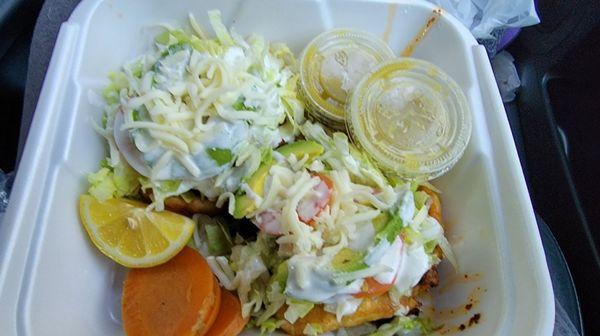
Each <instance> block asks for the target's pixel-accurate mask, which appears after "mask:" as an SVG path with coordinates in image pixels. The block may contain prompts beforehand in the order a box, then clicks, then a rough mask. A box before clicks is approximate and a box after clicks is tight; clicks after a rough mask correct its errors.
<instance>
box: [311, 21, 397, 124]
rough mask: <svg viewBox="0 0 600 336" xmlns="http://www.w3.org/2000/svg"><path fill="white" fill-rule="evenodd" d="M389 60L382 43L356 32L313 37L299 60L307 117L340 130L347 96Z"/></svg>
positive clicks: (344, 30)
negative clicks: (368, 73)
mask: <svg viewBox="0 0 600 336" xmlns="http://www.w3.org/2000/svg"><path fill="white" fill-rule="evenodd" d="M392 58H394V53H393V52H392V50H391V49H390V47H389V46H388V45H387V44H386V43H385V42H384V41H382V40H381V39H379V38H378V37H376V36H374V35H371V34H369V33H366V32H363V31H360V30H353V29H334V30H330V31H327V32H325V33H323V34H321V35H319V36H317V37H316V38H315V39H314V40H312V41H311V42H310V43H309V44H308V45H307V46H306V48H305V49H304V51H303V53H302V56H301V59H300V81H301V88H302V94H303V96H304V97H305V100H306V103H307V108H308V113H309V115H310V116H311V117H312V118H314V119H316V120H317V121H319V122H321V123H323V124H325V125H327V126H329V127H331V128H334V129H338V130H343V129H344V128H345V114H346V101H347V100H348V95H349V93H350V92H351V91H352V89H353V88H354V86H355V85H356V83H357V82H358V81H359V80H360V79H361V78H362V77H363V76H364V75H365V74H366V73H367V72H369V70H371V69H372V68H374V67H375V66H377V64H379V63H381V62H383V61H386V60H389V59H392Z"/></svg>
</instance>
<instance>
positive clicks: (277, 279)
mask: <svg viewBox="0 0 600 336" xmlns="http://www.w3.org/2000/svg"><path fill="white" fill-rule="evenodd" d="M287 278H288V263H287V261H284V262H282V263H281V264H279V265H277V267H276V268H275V272H274V273H273V275H272V276H271V280H270V283H271V284H274V283H278V284H279V289H280V290H281V292H283V291H284V290H285V285H286V283H287Z"/></svg>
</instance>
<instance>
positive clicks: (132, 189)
mask: <svg viewBox="0 0 600 336" xmlns="http://www.w3.org/2000/svg"><path fill="white" fill-rule="evenodd" d="M138 178H139V174H138V173H137V172H136V171H135V170H133V168H131V167H130V166H129V165H128V164H127V163H125V162H124V160H121V161H120V162H119V164H117V165H115V166H110V165H109V164H108V160H105V161H104V162H103V166H102V167H101V168H100V170H98V171H97V172H95V173H91V174H88V182H89V184H90V187H89V189H88V192H89V194H90V195H92V196H94V197H95V198H96V199H98V200H99V201H105V200H107V199H109V198H117V197H127V196H134V195H136V194H137V191H138V189H139V187H140V183H139V181H138Z"/></svg>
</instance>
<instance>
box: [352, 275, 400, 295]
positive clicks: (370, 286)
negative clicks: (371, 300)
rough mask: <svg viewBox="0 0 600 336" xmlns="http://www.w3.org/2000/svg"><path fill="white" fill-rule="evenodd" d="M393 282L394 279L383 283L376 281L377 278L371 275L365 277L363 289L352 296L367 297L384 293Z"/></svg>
mask: <svg viewBox="0 0 600 336" xmlns="http://www.w3.org/2000/svg"><path fill="white" fill-rule="evenodd" d="M394 282H395V281H392V282H391V283H389V284H385V285H384V284H381V283H379V282H377V280H375V279H374V278H372V277H370V278H366V279H365V282H364V284H363V291H362V292H360V293H356V294H354V297H356V298H367V297H374V296H379V295H382V294H385V293H387V292H388V291H389V290H390V289H391V288H392V286H394Z"/></svg>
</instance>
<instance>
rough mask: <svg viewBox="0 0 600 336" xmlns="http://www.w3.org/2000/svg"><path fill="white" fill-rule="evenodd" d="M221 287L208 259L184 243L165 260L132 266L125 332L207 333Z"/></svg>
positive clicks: (123, 306) (124, 305) (124, 308)
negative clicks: (153, 265) (143, 265)
mask: <svg viewBox="0 0 600 336" xmlns="http://www.w3.org/2000/svg"><path fill="white" fill-rule="evenodd" d="M220 304H221V290H220V288H219V285H218V283H217V281H216V279H215V277H214V276H213V274H212V272H211V269H210V267H209V266H208V263H207V262H206V260H204V258H203V257H202V256H201V255H200V254H199V253H198V252H196V251H194V250H193V249H191V248H189V247H184V248H183V250H181V252H179V254H177V255H176V256H175V257H174V258H172V259H171V260H169V261H167V262H166V263H164V264H162V265H159V266H156V267H151V268H139V269H132V270H130V271H129V274H128V275H127V279H125V283H124V286H123V296H122V298H121V310H122V317H123V329H124V331H125V334H126V335H129V336H137V335H178V336H179V335H190V336H191V335H204V334H205V333H206V332H207V331H208V330H209V329H210V327H211V326H212V324H213V323H214V321H215V319H216V317H217V314H218V311H219V307H220Z"/></svg>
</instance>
